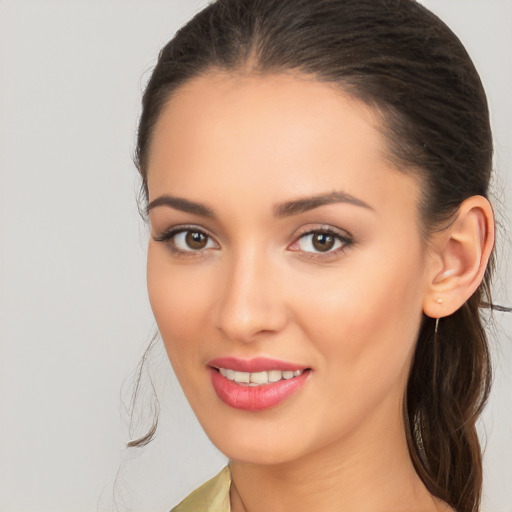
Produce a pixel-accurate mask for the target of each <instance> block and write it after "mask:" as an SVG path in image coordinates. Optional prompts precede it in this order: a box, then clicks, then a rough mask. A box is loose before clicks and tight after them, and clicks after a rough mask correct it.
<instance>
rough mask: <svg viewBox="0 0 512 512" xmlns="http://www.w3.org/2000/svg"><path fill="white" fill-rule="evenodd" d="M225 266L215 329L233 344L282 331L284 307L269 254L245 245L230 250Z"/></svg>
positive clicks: (284, 316)
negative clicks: (231, 251)
mask: <svg viewBox="0 0 512 512" xmlns="http://www.w3.org/2000/svg"><path fill="white" fill-rule="evenodd" d="M225 265H226V269H225V272H224V276H225V277H224V279H223V283H222V289H221V292H220V297H219V301H218V304H217V312H216V324H217V328H218V329H220V330H221V331H222V332H223V333H224V335H226V336H227V337H228V338H230V339H232V340H233V341H241V342H250V341H253V340H254V339H255V338H256V337H258V336H257V335H258V334H262V333H265V332H266V333H271V332H277V331H279V330H280V329H282V328H283V326H284V324H285V323H286V317H287V314H286V308H285V306H284V304H283V302H282V296H281V294H280V293H279V284H278V282H277V281H276V272H275V269H274V265H273V264H272V261H271V258H270V257H269V255H268V254H266V252H265V251H264V250H261V248H258V247H257V246H256V244H252V245H246V246H245V247H243V248H241V249H240V250H238V251H233V253H232V255H231V257H230V258H227V260H226V261H225Z"/></svg>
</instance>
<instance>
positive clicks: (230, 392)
mask: <svg viewBox="0 0 512 512" xmlns="http://www.w3.org/2000/svg"><path fill="white" fill-rule="evenodd" d="M208 366H209V367H210V374H211V379H212V385H213V388H214V390H215V392H216V393H217V396H218V397H219V398H220V399H221V400H222V401H223V402H224V403H226V404H227V405H229V406H230V407H233V408H235V409H241V410H247V411H262V410H265V409H270V408H272V407H275V406H276V405H278V404H280V403H281V402H283V401H285V400H286V399H288V398H289V397H290V396H291V395H293V394H295V393H296V392H297V391H299V389H301V388H302V386H303V385H304V384H305V382H306V381H307V378H308V377H309V375H310V373H311V372H310V369H308V368H307V367H305V366H301V365H296V364H293V363H289V362H286V361H279V360H275V359H269V358H254V359H237V358H233V357H225V358H218V359H213V360H212V361H210V362H209V363H208Z"/></svg>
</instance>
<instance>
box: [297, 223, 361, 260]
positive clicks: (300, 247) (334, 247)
mask: <svg viewBox="0 0 512 512" xmlns="http://www.w3.org/2000/svg"><path fill="white" fill-rule="evenodd" d="M350 244H352V240H351V238H349V236H348V235H347V234H341V233H338V232H336V231H334V230H332V229H316V230H312V231H308V232H307V233H304V234H303V235H301V236H300V237H299V238H298V239H297V240H296V241H295V242H294V243H293V244H292V245H291V246H290V247H289V249H290V250H292V251H300V252H303V253H309V254H310V255H311V256H313V255H319V256H320V255H321V254H322V253H324V254H329V255H332V254H336V253H338V252H339V251H342V250H343V249H345V248H346V247H347V246H348V245H350Z"/></svg>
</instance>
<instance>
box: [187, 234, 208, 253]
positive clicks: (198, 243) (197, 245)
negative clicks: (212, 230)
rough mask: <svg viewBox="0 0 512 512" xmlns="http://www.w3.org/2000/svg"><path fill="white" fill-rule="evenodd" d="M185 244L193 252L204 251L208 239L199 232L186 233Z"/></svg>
mask: <svg viewBox="0 0 512 512" xmlns="http://www.w3.org/2000/svg"><path fill="white" fill-rule="evenodd" d="M185 243H186V244H187V246H188V247H189V248H190V249H193V250H195V251H197V250H200V249H204V248H205V247H206V245H207V244H208V237H207V236H206V235H205V234H204V233H201V232H199V231H186V234H185Z"/></svg>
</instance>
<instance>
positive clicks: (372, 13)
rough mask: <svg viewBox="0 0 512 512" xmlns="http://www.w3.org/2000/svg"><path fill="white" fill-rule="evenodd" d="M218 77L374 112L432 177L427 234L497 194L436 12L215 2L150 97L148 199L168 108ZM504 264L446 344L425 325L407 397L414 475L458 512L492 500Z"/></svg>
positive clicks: (471, 100) (475, 110) (415, 167)
mask: <svg viewBox="0 0 512 512" xmlns="http://www.w3.org/2000/svg"><path fill="white" fill-rule="evenodd" d="M216 70H223V71H229V72H242V73H256V74H263V75H264V74H274V73H282V72H296V73H298V74H307V75H309V76H313V77H314V78H316V79H317V80H320V81H325V82H329V83H334V84H337V85H338V86H339V87H340V88H341V89H342V90H344V91H345V92H348V93H349V94H351V95H353V96H354V97H356V98H358V99H359V100H362V101H363V102H365V103H366V104H368V105H370V106H371V107H372V108H373V109H374V111H375V112H376V113H377V114H378V115H379V118H380V119H381V120H382V128H383V133H384V134H385V136H386V138H387V141H388V145H389V150H390V151H389V153H390V156H391V158H392V159H393V162H394V163H395V165H396V166H397V167H398V169H400V170H402V171H403V172H412V173H415V174H416V175H417V176H419V178H420V180H421V183H422V190H423V195H422V201H421V204H420V208H421V211H422V219H423V229H424V231H425V237H428V235H429V234H430V233H432V232H433V231H435V230H437V229H440V226H442V225H443V223H444V222H446V221H447V219H449V218H450V217H452V216H453V215H454V213H455V212H456V211H457V209H458V207H459V206H460V204H461V203H462V202H463V201H464V200H465V199H466V198H468V197H470V196H473V195H482V196H485V197H487V194H488V186H489V180H490V175H491V169H492V154H493V148H492V136H491V129H490V123H489V113H488V106H487V100H486V96H485V92H484V90H483V87H482V83H481V81H480V78H479V76H478V73H477V71H476V70H475V67H474V65H473V63H472V61H471V59H470V58H469V56H468V54H467V52H466V50H465V49H464V47H463V45H462V44H461V42H460V41H459V39H458V38H457V37H456V36H455V35H454V34H453V32H452V31H451V30H450V29H449V28H448V27H447V26H446V25H445V24H444V23H443V22H442V21H441V20H439V18H437V17H436V16H435V15H433V14H432V13H431V12H429V11H428V10H427V9H426V8H425V7H423V6H421V5H420V4H418V3H417V2H415V1H413V0H217V1H215V2H213V3H212V4H210V5H209V6H208V7H206V8H205V9H203V10H202V11H201V12H200V13H199V14H197V15H196V16H195V17H194V18H193V19H192V20H190V21H189V22H188V23H187V24H186V25H185V26H184V27H183V28H181V29H180V30H179V31H178V32H177V34H176V35H175V37H174V38H173V39H172V40H171V41H170V42H169V43H168V44H167V45H166V46H165V47H164V48H163V49H162V51H161V52H160V55H159V59H158V63H157V65H156V67H155V69H154V71H153V74H152V76H151V78H150V80H149V83H148V85H147V87H146V90H145V93H144V97H143V110H142V115H141V118H140V125H139V130H138V138H137V149H136V164H137V167H138V169H139V172H140V175H141V177H142V192H143V195H144V198H145V199H146V200H147V168H148V157H149V154H150V147H151V136H152V133H153V128H154V126H155V123H156V121H157V120H158V117H159V115H160V113H161V111H162V108H163V106H164V105H165V103H166V102H167V101H168V100H169V98H171V97H172V95H173V93H174V92H175V91H176V90H177V89H178V88H179V87H180V86H182V85H183V84H185V83H186V82H187V81H189V80H191V79H192V78H194V77H197V76H199V75H201V74H204V73H208V72H211V71H216ZM492 267H493V265H492V262H491V264H490V265H489V267H488V269H487V272H486V274H485V278H484V281H483V283H482V284H481V286H480V287H479V289H478V290H477V291H476V292H475V293H474V295H473V296H472V297H471V298H470V299H469V300H468V301H467V302H466V303H465V304H464V305H463V306H462V307H461V308H460V309H459V310H458V311H456V312H455V313H454V314H452V315H450V316H448V317H445V318H443V319H441V322H440V325H439V332H438V333H437V334H436V333H435V321H434V319H432V318H428V317H426V316H425V317H424V319H423V322H422V325H421V330H420V334H419V338H418V341H417V347H416V353H415V357H414V361H413V364H412V368H411V372H410V377H409V382H408V386H407V392H406V400H404V420H405V425H406V429H407V435H408V444H409V451H410V455H411V458H412V461H413V463H414V466H415V468H416V471H417V473H418V475H419V476H420V478H421V479H422V480H423V482H424V483H425V485H426V487H427V488H428V490H429V491H430V492H431V493H432V494H433V495H435V496H437V497H439V498H440V499H442V500H444V501H446V502H447V503H448V504H450V505H451V506H452V507H454V508H455V509H456V510H457V511H458V512H475V511H477V510H478V508H479V503H480V497H481V488H482V454H481V448H480V444H479V440H478V437H477V432H476V428H475V422H476V420H477V418H478V416H479V415H480V413H481V411H482V408H483V406H484V404H485V401H486V399H487V397H488V394H489V389H490V383H491V366H490V354H489V348H488V343H487V339H486V334H485V331H484V327H483V321H482V317H481V313H480V308H481V307H482V305H485V304H487V305H489V304H490V303H491V298H490V293H489V283H490V275H491V271H492ZM154 427H156V424H155V425H154ZM153 433H154V429H153V431H151V432H150V433H149V434H148V435H146V436H144V437H143V438H140V439H139V440H136V441H133V442H132V443H131V445H132V446H137V445H140V444H144V443H145V442H147V441H148V440H150V438H151V436H152V434H153Z"/></svg>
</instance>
